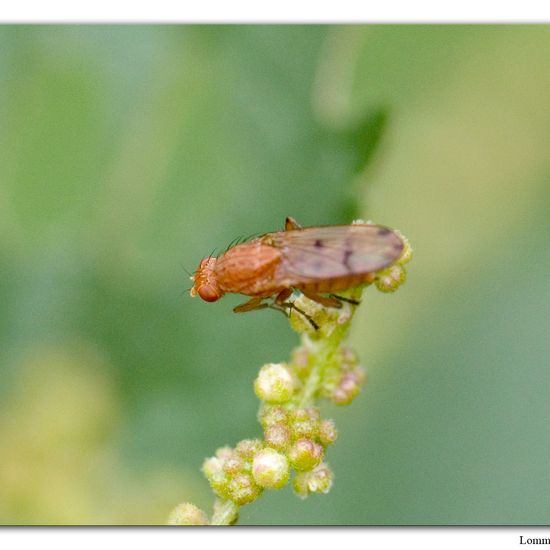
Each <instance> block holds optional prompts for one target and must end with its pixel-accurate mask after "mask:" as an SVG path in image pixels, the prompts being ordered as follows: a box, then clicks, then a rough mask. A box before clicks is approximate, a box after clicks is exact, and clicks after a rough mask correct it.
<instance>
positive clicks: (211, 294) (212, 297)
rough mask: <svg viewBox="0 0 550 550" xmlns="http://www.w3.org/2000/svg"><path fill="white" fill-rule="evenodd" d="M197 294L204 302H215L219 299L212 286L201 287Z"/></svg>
mask: <svg viewBox="0 0 550 550" xmlns="http://www.w3.org/2000/svg"><path fill="white" fill-rule="evenodd" d="M198 292H199V296H200V297H201V298H202V299H203V300H204V301H205V302H215V301H216V300H219V299H220V294H219V293H218V292H216V289H215V288H214V287H213V286H212V285H208V284H206V285H201V286H200V288H199V290H198Z"/></svg>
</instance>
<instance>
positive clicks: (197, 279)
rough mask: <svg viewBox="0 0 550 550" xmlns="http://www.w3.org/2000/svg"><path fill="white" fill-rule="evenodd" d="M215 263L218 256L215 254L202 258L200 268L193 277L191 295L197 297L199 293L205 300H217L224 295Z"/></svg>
mask: <svg viewBox="0 0 550 550" xmlns="http://www.w3.org/2000/svg"><path fill="white" fill-rule="evenodd" d="M215 265H216V258H214V257H213V256H208V257H206V258H204V259H203V260H201V263H200V264H199V268H198V269H197V271H196V272H195V274H194V275H193V276H192V277H191V280H192V281H193V288H191V290H190V292H189V293H190V294H191V297H195V296H196V295H197V294H198V295H199V296H200V297H201V298H202V299H203V300H204V301H205V302H215V301H216V300H219V299H220V298H221V297H222V296H223V295H224V292H223V290H221V288H220V287H219V286H218V284H217V282H216V277H215V275H214V266H215Z"/></svg>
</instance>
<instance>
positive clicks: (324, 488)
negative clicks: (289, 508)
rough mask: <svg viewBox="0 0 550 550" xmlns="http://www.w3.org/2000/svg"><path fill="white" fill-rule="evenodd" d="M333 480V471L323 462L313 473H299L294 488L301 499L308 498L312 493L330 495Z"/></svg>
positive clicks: (293, 481)
mask: <svg viewBox="0 0 550 550" xmlns="http://www.w3.org/2000/svg"><path fill="white" fill-rule="evenodd" d="M333 478H334V475H333V473H332V470H331V469H330V468H329V466H328V464H326V463H324V462H323V463H322V464H319V466H317V468H315V469H314V470H312V471H311V472H299V473H298V474H297V475H296V476H295V477H294V479H293V480H292V487H293V489H294V492H295V493H296V494H297V495H298V496H299V497H300V498H306V497H307V496H308V495H309V494H310V493H328V492H329V491H330V488H331V487H332V481H333Z"/></svg>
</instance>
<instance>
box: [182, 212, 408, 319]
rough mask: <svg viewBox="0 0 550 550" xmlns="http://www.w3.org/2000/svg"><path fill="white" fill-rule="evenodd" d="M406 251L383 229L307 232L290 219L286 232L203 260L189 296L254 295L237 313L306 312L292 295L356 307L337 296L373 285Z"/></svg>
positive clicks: (326, 228) (207, 298)
mask: <svg viewBox="0 0 550 550" xmlns="http://www.w3.org/2000/svg"><path fill="white" fill-rule="evenodd" d="M403 246H404V243H403V240H402V239H401V237H400V236H399V235H398V234H397V233H396V232H395V231H393V230H392V229H389V228H387V227H384V226H381V225H373V224H353V225H327V226H319V227H306V228H304V227H302V226H301V225H300V224H299V223H298V222H296V220H294V219H293V218H290V217H288V218H287V219H286V221H285V230H284V231H278V232H274V233H266V234H265V235H262V236H261V237H257V238H255V239H253V240H251V241H248V242H244V243H241V244H238V245H236V246H233V247H232V248H229V249H228V250H227V251H226V252H224V253H223V254H222V255H220V256H218V257H217V258H216V257H214V256H207V257H206V258H204V259H203V260H202V261H201V262H200V264H199V267H198V269H197V271H196V272H195V274H194V275H193V276H192V277H191V279H192V280H193V287H192V288H191V290H190V294H191V296H196V295H197V294H198V295H199V296H200V297H201V298H202V299H203V300H205V301H207V302H215V301H216V300H219V299H220V298H221V297H222V296H223V295H224V294H226V293H228V292H229V293H236V294H244V295H246V296H250V297H251V298H250V300H248V301H247V302H245V303H243V304H241V305H239V306H237V307H235V308H234V309H233V311H235V312H236V313H242V312H245V311H253V310H256V309H263V308H266V307H271V308H274V309H279V310H282V311H285V312H286V311H287V309H288V308H290V309H292V308H294V309H296V310H298V311H299V312H300V313H303V312H302V311H301V310H299V309H298V308H296V307H295V306H293V303H292V302H289V301H288V299H289V298H290V296H291V295H292V293H293V291H294V290H299V291H301V292H302V293H303V294H304V295H305V296H307V297H308V298H309V299H311V300H314V301H315V302H318V303H320V304H322V305H324V306H327V307H336V308H338V307H341V306H342V300H346V301H350V302H352V303H357V302H355V301H353V300H348V299H345V298H343V297H340V296H337V295H335V294H334V293H335V292H338V291H343V290H346V289H348V288H353V287H356V286H359V285H361V284H364V283H368V282H372V281H373V280H374V273H375V272H376V271H378V270H379V269H382V268H384V267H386V266H388V265H390V264H391V263H392V262H394V261H395V260H397V259H398V258H399V257H400V255H401V253H402V251H403ZM270 299H272V302H271V303H269V302H268V301H269V300H270ZM306 317H307V316H306Z"/></svg>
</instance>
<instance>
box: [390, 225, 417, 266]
mask: <svg viewBox="0 0 550 550" xmlns="http://www.w3.org/2000/svg"><path fill="white" fill-rule="evenodd" d="M394 231H395V233H397V234H398V235H399V236H400V237H401V239H402V240H403V243H404V246H403V252H401V256H400V257H399V260H397V261H398V263H400V264H401V265H403V264H406V263H408V262H410V261H411V260H412V256H413V249H412V246H411V243H410V242H409V239H407V237H405V236H404V235H403V234H402V233H401V232H400V231H398V230H397V229H394Z"/></svg>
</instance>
